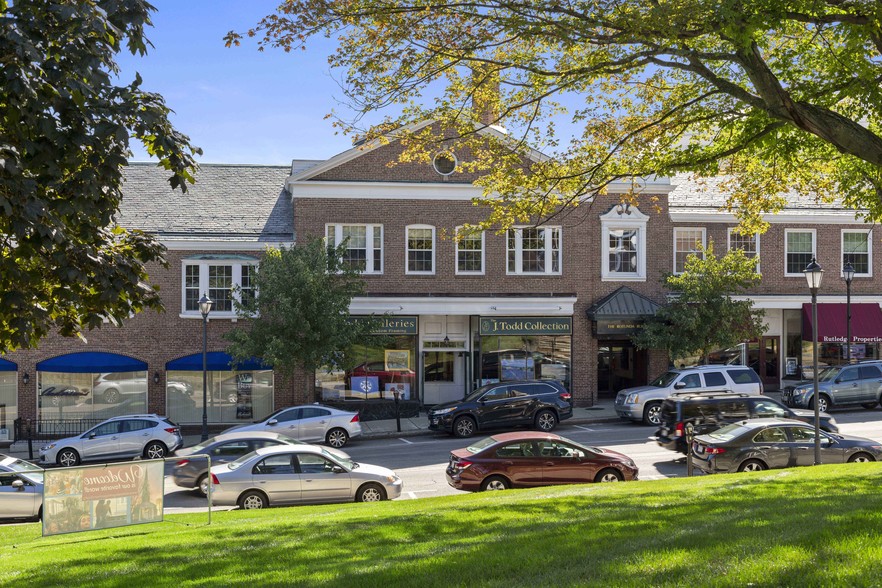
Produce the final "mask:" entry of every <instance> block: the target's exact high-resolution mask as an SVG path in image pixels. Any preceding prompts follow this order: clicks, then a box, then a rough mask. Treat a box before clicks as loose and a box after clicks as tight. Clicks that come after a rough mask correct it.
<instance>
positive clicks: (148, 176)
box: [117, 163, 294, 243]
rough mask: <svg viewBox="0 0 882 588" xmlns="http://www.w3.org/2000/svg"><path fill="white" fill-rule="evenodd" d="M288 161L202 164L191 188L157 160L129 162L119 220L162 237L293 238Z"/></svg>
mask: <svg viewBox="0 0 882 588" xmlns="http://www.w3.org/2000/svg"><path fill="white" fill-rule="evenodd" d="M289 171H290V168H289V167H287V166H264V165H227V164H202V165H200V166H199V170H198V171H197V172H196V183H195V184H191V185H188V188H187V193H186V194H182V193H181V191H180V190H172V189H171V187H170V186H169V183H168V177H169V175H170V174H169V172H168V171H166V170H164V169H162V168H160V167H158V166H157V165H156V164H155V163H130V164H129V165H128V166H127V167H126V168H124V170H123V176H124V178H125V184H124V185H123V199H122V202H121V203H120V213H119V215H118V216H117V222H119V224H120V225H121V226H123V227H125V228H129V229H140V230H142V231H146V232H149V233H152V234H153V235H155V236H156V237H157V238H159V239H160V240H162V239H173V240H192V241H211V240H215V241H232V242H266V243H273V242H276V243H278V242H290V241H293V239H294V214H293V210H292V204H291V198H290V195H289V194H288V193H287V192H286V191H285V189H284V188H285V178H287V177H288V173H289Z"/></svg>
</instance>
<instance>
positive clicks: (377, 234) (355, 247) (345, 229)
mask: <svg viewBox="0 0 882 588" xmlns="http://www.w3.org/2000/svg"><path fill="white" fill-rule="evenodd" d="M325 238H326V240H327V243H328V246H329V247H337V246H339V245H342V244H344V243H345V245H346V252H345V253H344V254H343V258H342V259H341V260H340V261H341V263H342V264H343V265H344V266H346V267H349V268H351V269H356V270H359V271H361V272H362V273H365V274H381V273H383V225H326V226H325Z"/></svg>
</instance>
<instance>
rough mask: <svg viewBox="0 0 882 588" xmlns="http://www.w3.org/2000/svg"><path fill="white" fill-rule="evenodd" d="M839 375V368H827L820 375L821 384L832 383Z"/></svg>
mask: <svg viewBox="0 0 882 588" xmlns="http://www.w3.org/2000/svg"><path fill="white" fill-rule="evenodd" d="M838 375H839V368H838V367H827V368H824V369H823V370H821V371H820V373H819V374H818V381H819V382H832V381H833V380H835V379H836V377H837V376H838Z"/></svg>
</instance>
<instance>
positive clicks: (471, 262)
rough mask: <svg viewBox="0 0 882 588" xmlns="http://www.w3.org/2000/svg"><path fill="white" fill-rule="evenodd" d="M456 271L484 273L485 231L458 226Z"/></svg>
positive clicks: (461, 272)
mask: <svg viewBox="0 0 882 588" xmlns="http://www.w3.org/2000/svg"><path fill="white" fill-rule="evenodd" d="M456 234H457V237H458V239H457V240H456V273H457V274H476V275H477V274H483V273H484V231H475V230H471V231H466V232H464V230H463V229H462V227H457V228H456Z"/></svg>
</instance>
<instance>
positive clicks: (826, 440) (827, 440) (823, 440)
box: [821, 435, 836, 445]
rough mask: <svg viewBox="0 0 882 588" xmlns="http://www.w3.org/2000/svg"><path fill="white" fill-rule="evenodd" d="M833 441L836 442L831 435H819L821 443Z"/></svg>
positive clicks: (829, 443) (828, 443)
mask: <svg viewBox="0 0 882 588" xmlns="http://www.w3.org/2000/svg"><path fill="white" fill-rule="evenodd" d="M834 443H836V440H835V439H833V437H827V436H825V435H822V436H821V445H833V444H834Z"/></svg>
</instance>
